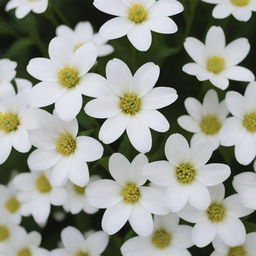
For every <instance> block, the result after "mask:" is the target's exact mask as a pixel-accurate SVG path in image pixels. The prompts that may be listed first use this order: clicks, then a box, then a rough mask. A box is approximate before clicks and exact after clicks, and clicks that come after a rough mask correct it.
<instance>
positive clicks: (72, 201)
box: [63, 175, 100, 214]
mask: <svg viewBox="0 0 256 256" xmlns="http://www.w3.org/2000/svg"><path fill="white" fill-rule="evenodd" d="M99 179H100V177H99V176H96V175H93V176H91V177H90V181H89V183H88V184H87V186H88V185H89V184H90V183H91V182H93V181H95V180H99ZM65 188H66V191H67V193H68V200H67V202H66V203H65V204H64V205H63V208H64V209H65V211H66V212H71V213H72V214H77V213H79V212H80V211H82V210H83V211H84V212H86V213H88V214H93V213H96V212H97V211H98V208H95V207H93V206H91V205H90V204H89V202H88V196H87V192H86V186H85V187H80V186H77V185H75V184H73V183H72V182H67V184H66V185H65Z"/></svg>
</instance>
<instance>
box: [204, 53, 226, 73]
mask: <svg viewBox="0 0 256 256" xmlns="http://www.w3.org/2000/svg"><path fill="white" fill-rule="evenodd" d="M206 66H207V70H208V71H209V72H211V73H214V74H219V73H220V72H222V71H223V70H224V68H225V60H224V59H223V58H221V57H219V56H213V57H210V58H209V59H208V60H207V63H206Z"/></svg>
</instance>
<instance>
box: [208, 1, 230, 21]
mask: <svg viewBox="0 0 256 256" xmlns="http://www.w3.org/2000/svg"><path fill="white" fill-rule="evenodd" d="M232 9H233V7H232V5H230V4H225V3H223V4H222V3H220V4H218V5H216V6H215V7H214V9H213V12H212V16H213V17H214V18H216V19H224V18H226V17H228V16H229V15H231V13H232Z"/></svg>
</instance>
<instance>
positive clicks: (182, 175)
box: [176, 163, 196, 184]
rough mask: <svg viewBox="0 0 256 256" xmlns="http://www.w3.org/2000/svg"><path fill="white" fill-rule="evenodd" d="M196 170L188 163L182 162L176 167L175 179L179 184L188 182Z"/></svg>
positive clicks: (191, 179) (192, 179) (192, 178)
mask: <svg viewBox="0 0 256 256" xmlns="http://www.w3.org/2000/svg"><path fill="white" fill-rule="evenodd" d="M195 176H196V170H195V169H194V167H193V166H192V165H191V164H190V163H182V164H180V165H179V166H178V167H176V179H177V181H178V182H179V183H181V184H189V183H191V182H192V181H194V179H195Z"/></svg>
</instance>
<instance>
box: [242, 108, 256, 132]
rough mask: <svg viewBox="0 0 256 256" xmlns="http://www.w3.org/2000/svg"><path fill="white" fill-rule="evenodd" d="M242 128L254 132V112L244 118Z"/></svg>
mask: <svg viewBox="0 0 256 256" xmlns="http://www.w3.org/2000/svg"><path fill="white" fill-rule="evenodd" d="M243 126H244V127H245V128H246V129H247V131H249V132H256V112H252V113H249V114H247V115H245V116H244V120H243Z"/></svg>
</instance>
